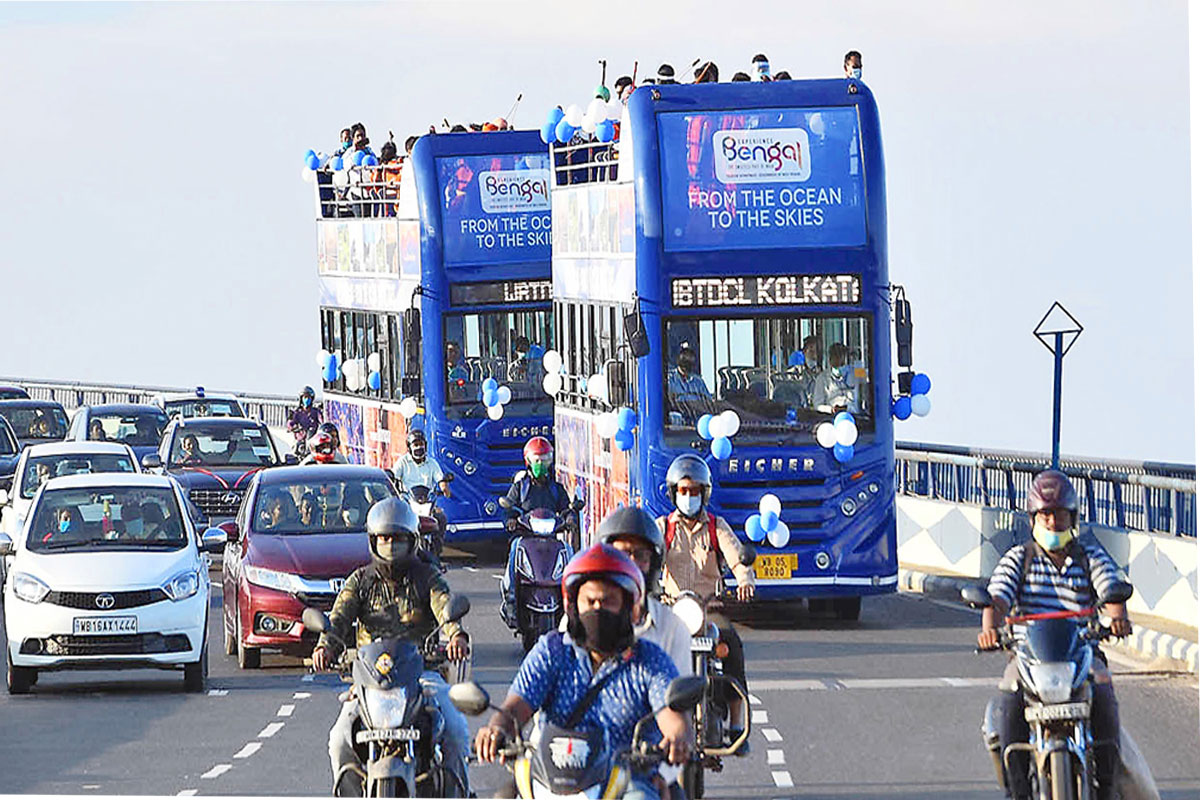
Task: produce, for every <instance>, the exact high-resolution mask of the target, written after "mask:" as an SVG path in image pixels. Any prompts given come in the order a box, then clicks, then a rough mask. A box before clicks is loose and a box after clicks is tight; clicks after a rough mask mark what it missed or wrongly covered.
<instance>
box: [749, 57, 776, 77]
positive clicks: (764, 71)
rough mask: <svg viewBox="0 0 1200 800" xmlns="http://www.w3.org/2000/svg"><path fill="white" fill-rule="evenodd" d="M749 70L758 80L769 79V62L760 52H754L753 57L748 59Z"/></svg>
mask: <svg viewBox="0 0 1200 800" xmlns="http://www.w3.org/2000/svg"><path fill="white" fill-rule="evenodd" d="M750 67H751V72H753V73H754V74H755V75H756V76H758V79H759V80H760V81H769V80H771V62H770V61H767V57H766V56H765V55H763V54H762V53H756V54H755V55H754V58H752V59H750Z"/></svg>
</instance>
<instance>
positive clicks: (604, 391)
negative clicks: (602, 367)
mask: <svg viewBox="0 0 1200 800" xmlns="http://www.w3.org/2000/svg"><path fill="white" fill-rule="evenodd" d="M587 388H588V396H589V397H594V398H596V399H597V400H599V401H600V402H602V403H607V402H608V381H606V380H604V376H603V375H601V374H600V373H598V372H597V373H596V374H595V375H593V376H592V377H590V378H588V380H587Z"/></svg>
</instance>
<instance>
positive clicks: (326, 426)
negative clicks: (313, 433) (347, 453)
mask: <svg viewBox="0 0 1200 800" xmlns="http://www.w3.org/2000/svg"><path fill="white" fill-rule="evenodd" d="M317 433H324V434H326V435H328V436H329V438H331V439H333V446H334V449H337V448H338V447H340V446H341V444H342V434H341V433H340V432H339V431H338V426H337V425H334V424H333V423H332V422H322V423H321V426H320V427H319V428H317Z"/></svg>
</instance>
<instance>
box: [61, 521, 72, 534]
mask: <svg viewBox="0 0 1200 800" xmlns="http://www.w3.org/2000/svg"><path fill="white" fill-rule="evenodd" d="M70 527H71V521H70V520H66V519H64V520H62V521H60V522H59V523H58V530H59V531H60V532H62V533H66V531H67V529H68V528H70Z"/></svg>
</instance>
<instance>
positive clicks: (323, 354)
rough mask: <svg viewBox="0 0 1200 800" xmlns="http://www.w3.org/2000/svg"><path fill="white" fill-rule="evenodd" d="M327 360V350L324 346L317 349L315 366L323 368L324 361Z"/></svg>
mask: <svg viewBox="0 0 1200 800" xmlns="http://www.w3.org/2000/svg"><path fill="white" fill-rule="evenodd" d="M328 360H329V351H328V350H325V349H324V348H322V349H320V350H318V351H317V366H318V367H320V368H321V369H325V362H326V361H328Z"/></svg>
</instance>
